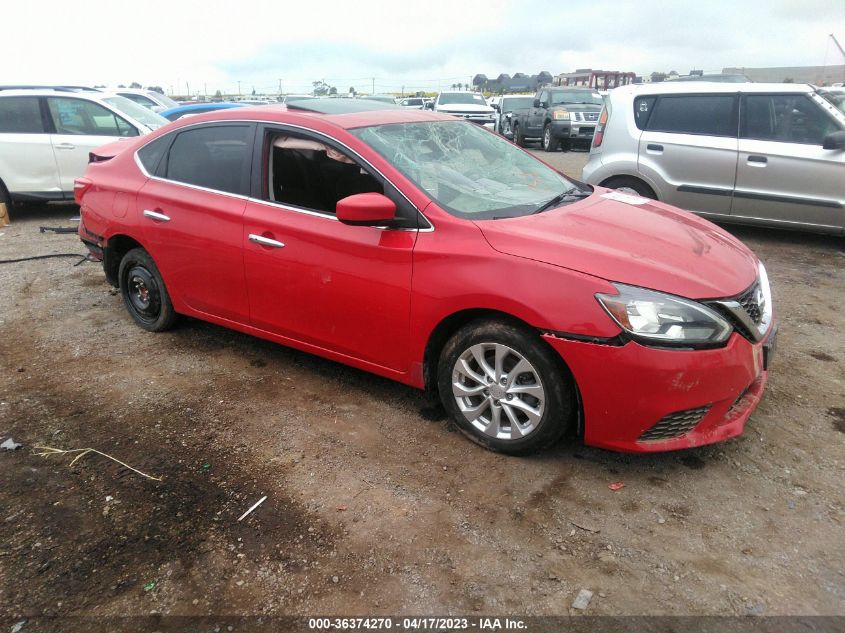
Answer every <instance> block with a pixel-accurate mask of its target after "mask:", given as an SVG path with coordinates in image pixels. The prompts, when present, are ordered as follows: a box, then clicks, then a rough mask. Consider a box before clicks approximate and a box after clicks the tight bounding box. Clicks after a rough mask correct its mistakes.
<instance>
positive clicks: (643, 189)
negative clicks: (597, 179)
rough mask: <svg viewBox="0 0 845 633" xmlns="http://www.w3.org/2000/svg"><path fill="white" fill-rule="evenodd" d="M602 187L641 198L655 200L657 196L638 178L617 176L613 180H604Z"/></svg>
mask: <svg viewBox="0 0 845 633" xmlns="http://www.w3.org/2000/svg"><path fill="white" fill-rule="evenodd" d="M602 186H603V187H607V188H608V189H616V190H617V191H621V192H622V193H630V194H634V195H637V196H641V197H643V198H651V199H652V200H657V195H656V194H655V193H654V190H653V189H652V188H651V187H649V186H648V185H647V184H645V183H644V182H643V181H642V180H640V179H639V178H633V177H631V176H617V177H615V178H610V179H608V180H605V181H604V182H603V183H602Z"/></svg>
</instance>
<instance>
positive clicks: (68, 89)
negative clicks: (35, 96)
mask: <svg viewBox="0 0 845 633" xmlns="http://www.w3.org/2000/svg"><path fill="white" fill-rule="evenodd" d="M0 90H55V91H57V92H83V91H84V92H101V90H100V89H99V88H91V87H90V86H40V85H24V84H21V85H4V86H0Z"/></svg>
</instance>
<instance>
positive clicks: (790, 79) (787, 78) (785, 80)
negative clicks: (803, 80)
mask: <svg viewBox="0 0 845 633" xmlns="http://www.w3.org/2000/svg"><path fill="white" fill-rule="evenodd" d="M783 83H785V84H794V83H795V80H794V79H793V78H792V77H786V78H785V79H784V80H783Z"/></svg>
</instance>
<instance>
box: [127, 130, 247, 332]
mask: <svg viewBox="0 0 845 633" xmlns="http://www.w3.org/2000/svg"><path fill="white" fill-rule="evenodd" d="M254 135H255V126H254V124H251V123H226V124H208V125H202V126H193V127H189V128H186V129H184V130H182V131H181V132H177V133H175V134H173V135H172V136H173V137H174V138H173V139H172V143H171V145H170V147H169V149H168V151H167V153H166V154H165V156H164V157H163V158H162V159H161V160H159V161H157V166H156V168H155V174H153V177H152V178H150V179H149V180H148V181H147V183H146V184H145V185H144V186H143V187H142V188H141V190H140V191H139V192H138V203H137V210H138V215H139V218H138V220H139V222H140V224H141V226H142V227H143V231H144V236H145V240H146V246H147V248H148V250H149V251H150V254H151V255H152V257H153V259H154V260H155V262H156V264H157V265H158V267H159V270H160V271H161V274H162V276H163V277H164V280H165V282H166V283H167V286H168V287H169V288H171V291H172V292H171V294H173V295H174V296H176V297H179V299H180V300H182V301H184V302H185V303H186V304H187V305H188V306H189V307H190V308H192V309H194V310H197V311H199V312H203V313H205V314H209V315H212V316H215V317H219V318H222V319H226V320H229V321H234V322H237V323H244V324H245V323H247V322H248V321H249V305H248V301H247V296H246V285H245V283H244V266H243V244H242V241H241V235H242V231H243V213H244V208H245V206H246V193H247V192H248V190H249V174H250V167H251V159H252V142H253V137H254ZM159 140H160V139H157V140H156V141H154V142H153V143H151V144H150V145H153V144H154V143H157V142H159ZM143 151H144V149H143V148H142V149H141V150H140V151H139V155H140V154H141V152H143Z"/></svg>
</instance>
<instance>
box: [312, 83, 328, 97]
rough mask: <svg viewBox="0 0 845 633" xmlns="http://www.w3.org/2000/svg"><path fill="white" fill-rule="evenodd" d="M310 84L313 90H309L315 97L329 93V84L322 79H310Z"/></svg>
mask: <svg viewBox="0 0 845 633" xmlns="http://www.w3.org/2000/svg"><path fill="white" fill-rule="evenodd" d="M311 85H312V86H313V87H314V90H312V91H311V92H312V94H313V95H314V96H315V97H325V96H326V95H327V94H329V90H331V86H330V85H329V84H327V83H326V82H325V81H323V80H322V79H321V80H319V81H312V82H311Z"/></svg>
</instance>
